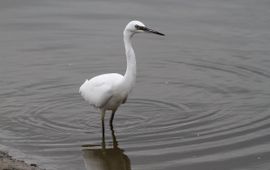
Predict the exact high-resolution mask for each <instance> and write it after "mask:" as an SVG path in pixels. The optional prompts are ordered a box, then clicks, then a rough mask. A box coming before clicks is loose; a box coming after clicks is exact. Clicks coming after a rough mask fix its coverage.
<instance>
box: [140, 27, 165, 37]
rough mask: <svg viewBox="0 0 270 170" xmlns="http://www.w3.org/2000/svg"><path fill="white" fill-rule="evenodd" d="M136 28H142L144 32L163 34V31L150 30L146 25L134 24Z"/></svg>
mask: <svg viewBox="0 0 270 170" xmlns="http://www.w3.org/2000/svg"><path fill="white" fill-rule="evenodd" d="M135 27H136V28H137V29H138V30H142V31H144V32H148V33H152V34H157V35H161V36H165V34H163V33H160V32H158V31H155V30H152V29H150V28H147V27H142V26H139V25H136V26H135Z"/></svg>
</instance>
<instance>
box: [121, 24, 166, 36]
mask: <svg viewBox="0 0 270 170" xmlns="http://www.w3.org/2000/svg"><path fill="white" fill-rule="evenodd" d="M125 32H126V33H131V35H134V34H135V33H152V34H157V35H161V36H164V34H163V33H160V32H157V31H154V30H152V29H150V28H147V27H146V26H145V25H144V24H143V23H142V22H140V21H130V22H129V23H128V24H127V26H126V28H125V30H124V33H125Z"/></svg>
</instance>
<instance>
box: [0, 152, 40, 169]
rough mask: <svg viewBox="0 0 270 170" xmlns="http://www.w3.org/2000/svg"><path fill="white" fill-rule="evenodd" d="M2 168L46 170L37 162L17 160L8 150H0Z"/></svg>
mask: <svg viewBox="0 0 270 170" xmlns="http://www.w3.org/2000/svg"><path fill="white" fill-rule="evenodd" d="M0 170H44V169H41V168H39V167H38V166H37V165H36V164H30V165H29V164H27V163H26V162H24V161H21V160H16V159H14V158H12V157H11V156H10V155H8V154H7V153H6V152H2V151H0Z"/></svg>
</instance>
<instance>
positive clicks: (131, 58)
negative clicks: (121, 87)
mask: <svg viewBox="0 0 270 170" xmlns="http://www.w3.org/2000/svg"><path fill="white" fill-rule="evenodd" d="M132 36H133V33H131V32H128V31H126V30H125V31H124V44H125V51H126V58H127V69H126V73H125V75H124V83H125V84H126V85H127V87H128V90H129V91H130V90H131V89H132V87H133V86H134V84H135V81H136V56H135V53H134V50H133V48H132V43H131V37H132Z"/></svg>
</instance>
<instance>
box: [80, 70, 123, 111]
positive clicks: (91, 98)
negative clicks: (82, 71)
mask: <svg viewBox="0 0 270 170" xmlns="http://www.w3.org/2000/svg"><path fill="white" fill-rule="evenodd" d="M119 78H120V76H119V75H116V74H108V75H107V74H104V75H100V76H97V77H94V78H92V79H90V80H86V81H85V82H84V83H83V85H82V86H81V87H80V93H81V95H82V96H83V98H84V99H85V100H86V101H88V102H89V103H90V104H91V105H94V106H95V107H102V106H104V105H105V104H106V103H107V102H108V101H109V100H110V98H111V97H112V96H113V83H112V82H115V81H117V80H119Z"/></svg>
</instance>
